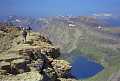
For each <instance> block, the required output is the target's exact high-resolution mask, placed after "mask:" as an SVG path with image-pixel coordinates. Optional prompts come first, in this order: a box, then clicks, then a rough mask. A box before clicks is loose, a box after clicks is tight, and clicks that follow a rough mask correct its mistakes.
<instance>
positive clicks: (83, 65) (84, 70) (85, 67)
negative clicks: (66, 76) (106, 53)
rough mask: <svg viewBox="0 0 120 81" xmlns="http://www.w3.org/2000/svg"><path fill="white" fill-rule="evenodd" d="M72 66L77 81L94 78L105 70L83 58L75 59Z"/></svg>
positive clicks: (72, 72)
mask: <svg viewBox="0 0 120 81" xmlns="http://www.w3.org/2000/svg"><path fill="white" fill-rule="evenodd" d="M71 65H72V69H71V74H72V75H73V76H74V77H75V78H77V79H86V78H89V77H92V76H94V75H96V74H97V73H98V72H100V71H102V70H103V69H104V68H103V66H101V65H100V64H97V63H95V62H93V61H90V60H88V59H87V58H85V57H82V56H77V57H75V58H74V59H73V62H72V63H71Z"/></svg>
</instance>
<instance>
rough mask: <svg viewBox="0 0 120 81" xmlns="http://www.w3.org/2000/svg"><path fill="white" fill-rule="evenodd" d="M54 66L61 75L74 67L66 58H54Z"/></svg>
mask: <svg viewBox="0 0 120 81" xmlns="http://www.w3.org/2000/svg"><path fill="white" fill-rule="evenodd" d="M52 66H53V68H54V69H55V71H56V72H57V75H58V76H59V77H64V76H65V74H67V73H68V72H69V70H70V69H71V67H72V66H70V63H69V62H67V61H65V60H53V62H52Z"/></svg>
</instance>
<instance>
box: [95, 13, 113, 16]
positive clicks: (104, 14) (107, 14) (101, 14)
mask: <svg viewBox="0 0 120 81" xmlns="http://www.w3.org/2000/svg"><path fill="white" fill-rule="evenodd" d="M93 16H103V17H110V16H112V14H111V13H100V14H96V13H95V14H93Z"/></svg>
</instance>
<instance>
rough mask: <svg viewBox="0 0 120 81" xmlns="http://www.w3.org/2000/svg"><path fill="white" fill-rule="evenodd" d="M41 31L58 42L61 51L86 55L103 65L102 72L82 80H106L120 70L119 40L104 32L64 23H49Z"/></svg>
mask: <svg viewBox="0 0 120 81" xmlns="http://www.w3.org/2000/svg"><path fill="white" fill-rule="evenodd" d="M42 32H44V34H47V35H48V37H50V39H51V40H52V41H54V42H55V43H56V44H58V45H59V46H60V47H61V48H62V51H63V52H65V53H66V52H67V53H72V54H83V55H87V56H88V57H90V58H91V59H93V60H95V61H96V62H98V63H100V64H102V65H103V66H104V67H105V69H104V70H103V71H102V72H100V73H98V74H97V75H96V76H94V77H91V78H89V79H86V80H84V81H107V80H108V79H109V77H110V76H111V75H112V74H113V73H116V72H117V71H118V70H120V69H119V68H120V59H119V58H120V50H119V47H120V41H119V39H118V38H115V37H114V36H112V35H110V34H108V33H106V32H100V31H97V30H94V29H92V28H88V27H85V26H77V27H74V28H73V27H71V28H70V27H68V26H67V25H65V24H64V23H57V25H56V23H55V24H54V23H52V24H49V27H48V29H45V31H42Z"/></svg>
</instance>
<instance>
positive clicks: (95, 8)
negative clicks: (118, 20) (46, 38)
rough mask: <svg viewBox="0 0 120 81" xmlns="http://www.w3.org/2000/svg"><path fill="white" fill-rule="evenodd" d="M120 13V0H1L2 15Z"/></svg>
mask: <svg viewBox="0 0 120 81" xmlns="http://www.w3.org/2000/svg"><path fill="white" fill-rule="evenodd" d="M93 13H112V14H118V15H119V13H120V0H0V16H8V15H17V16H56V15H91V14H93Z"/></svg>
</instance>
